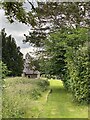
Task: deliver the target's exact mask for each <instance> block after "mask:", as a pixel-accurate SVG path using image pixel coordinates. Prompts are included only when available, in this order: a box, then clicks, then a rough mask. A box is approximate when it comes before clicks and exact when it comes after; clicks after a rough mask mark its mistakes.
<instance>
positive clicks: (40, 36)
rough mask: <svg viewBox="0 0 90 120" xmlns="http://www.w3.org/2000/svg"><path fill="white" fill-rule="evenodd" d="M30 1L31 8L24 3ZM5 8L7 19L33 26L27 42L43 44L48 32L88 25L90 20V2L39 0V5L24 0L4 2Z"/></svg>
mask: <svg viewBox="0 0 90 120" xmlns="http://www.w3.org/2000/svg"><path fill="white" fill-rule="evenodd" d="M25 2H28V4H29V5H30V10H28V11H27V9H25V7H23V4H25ZM3 9H4V10H5V15H6V17H7V19H8V20H9V21H10V22H11V23H12V22H14V21H15V20H18V21H19V22H22V23H25V24H27V25H30V26H32V28H31V27H30V28H31V29H32V31H31V29H30V32H29V35H25V36H26V39H25V40H24V41H25V42H30V43H31V44H33V45H36V46H43V41H44V40H45V39H46V37H47V33H50V32H53V31H57V30H58V29H61V28H62V27H77V26H85V27H88V26H89V24H90V22H89V19H90V16H89V9H90V2H66V3H65V2H48V1H47V2H37V6H36V5H35V4H33V3H32V2H30V1H29V0H27V1H24V2H17V1H16V2H4V3H3Z"/></svg>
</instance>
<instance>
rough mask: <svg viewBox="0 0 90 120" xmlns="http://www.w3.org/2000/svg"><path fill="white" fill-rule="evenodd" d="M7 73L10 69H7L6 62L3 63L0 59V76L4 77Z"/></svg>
mask: <svg viewBox="0 0 90 120" xmlns="http://www.w3.org/2000/svg"><path fill="white" fill-rule="evenodd" d="M9 73H10V71H9V70H8V68H7V66H6V64H4V63H3V62H2V61H1V60H0V78H5V77H6V76H7V75H8V74H9Z"/></svg>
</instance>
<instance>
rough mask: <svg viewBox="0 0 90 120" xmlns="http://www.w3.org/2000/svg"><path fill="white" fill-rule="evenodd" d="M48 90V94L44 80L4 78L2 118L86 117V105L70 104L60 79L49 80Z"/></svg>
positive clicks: (69, 98) (69, 96)
mask: <svg viewBox="0 0 90 120" xmlns="http://www.w3.org/2000/svg"><path fill="white" fill-rule="evenodd" d="M50 87H51V89H52V93H50V94H49V87H48V85H47V82H45V80H44V79H28V78H22V77H15V78H7V79H6V80H5V86H4V88H3V110H2V111H3V114H2V115H3V118H87V117H88V107H87V105H80V104H79V103H76V102H74V101H73V97H72V95H71V94H70V93H68V92H67V91H66V90H65V89H64V87H63V84H62V82H61V81H60V80H50ZM47 96H48V99H47ZM46 101H47V102H46Z"/></svg>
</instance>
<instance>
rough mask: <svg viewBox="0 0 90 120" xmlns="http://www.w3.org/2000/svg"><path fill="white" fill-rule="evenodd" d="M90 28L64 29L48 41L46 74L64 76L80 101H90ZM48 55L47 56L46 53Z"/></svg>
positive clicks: (45, 58) (42, 67)
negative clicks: (89, 37) (89, 36)
mask: <svg viewBox="0 0 90 120" xmlns="http://www.w3.org/2000/svg"><path fill="white" fill-rule="evenodd" d="M88 31H89V29H86V28H77V29H66V30H64V29H63V30H60V31H58V32H55V33H53V34H51V35H50V37H49V38H48V39H47V40H46V41H45V45H44V47H45V52H46V53H45V54H44V56H43V61H42V64H41V70H42V72H44V74H46V75H47V74H50V75H56V76H60V77H61V79H62V80H63V84H64V86H65V88H66V89H67V90H68V91H70V92H72V93H73V96H74V98H75V99H76V100H77V101H79V102H83V101H84V102H87V103H88V102H89V88H88V86H89V85H90V81H89V77H90V72H89V67H90V64H89V44H90V39H88ZM45 55H46V56H45Z"/></svg>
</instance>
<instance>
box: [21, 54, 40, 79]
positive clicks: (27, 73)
mask: <svg viewBox="0 0 90 120" xmlns="http://www.w3.org/2000/svg"><path fill="white" fill-rule="evenodd" d="M31 62H32V58H31V56H30V55H29V53H27V54H26V56H25V59H24V69H23V74H22V76H24V77H28V78H39V77H40V72H39V71H38V70H36V69H35V66H32V65H31Z"/></svg>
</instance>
